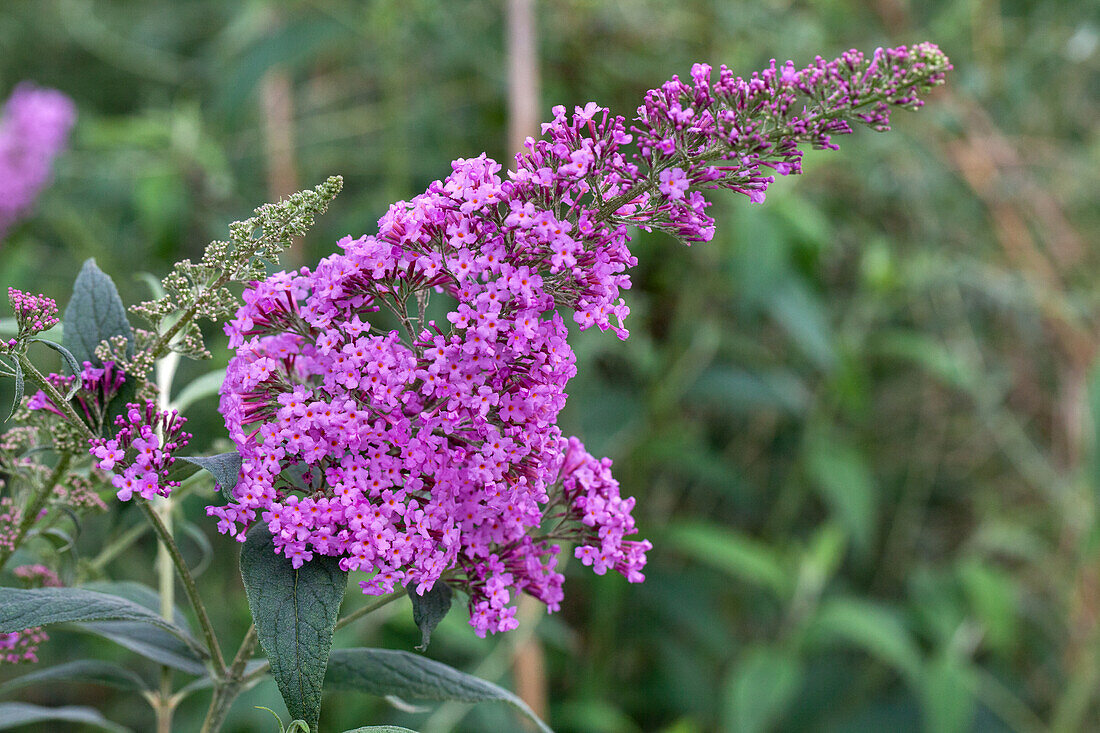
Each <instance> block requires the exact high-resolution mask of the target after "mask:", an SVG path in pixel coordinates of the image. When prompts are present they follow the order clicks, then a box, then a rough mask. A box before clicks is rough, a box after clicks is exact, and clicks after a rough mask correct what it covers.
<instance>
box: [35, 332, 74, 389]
mask: <svg viewBox="0 0 1100 733" xmlns="http://www.w3.org/2000/svg"><path fill="white" fill-rule="evenodd" d="M31 341H33V342H35V343H39V344H45V345H46V346H48V347H50V348H51V349H53V350H54V351H56V352H57V353H59V354H61V358H62V360H64V362H65V366H67V367H69V374H72V375H73V376H77V377H78V376H80V373H81V372H82V371H84V369H83V368H82V367H81V366H80V364H78V363H77V362H76V357H75V356H73V352H71V351H69V350H68V349H66V348H65V347H64V346H62V345H61V344H58V343H54V342H53V341H47V340H46V339H39V338H33V339H31ZM79 388H80V380H79V379H78V380H76V382H75V383H74V384H73V389H72V391H71V392H70V393H69V394H68V395H66V396H67V397H70V398H71V397H72V396H73V395H74V394H76V390H77V389H79Z"/></svg>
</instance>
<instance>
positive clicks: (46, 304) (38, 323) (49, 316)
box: [6, 288, 57, 349]
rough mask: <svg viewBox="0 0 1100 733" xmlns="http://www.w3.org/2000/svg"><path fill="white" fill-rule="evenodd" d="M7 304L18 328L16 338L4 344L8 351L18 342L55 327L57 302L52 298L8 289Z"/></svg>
mask: <svg viewBox="0 0 1100 733" xmlns="http://www.w3.org/2000/svg"><path fill="white" fill-rule="evenodd" d="M8 302H9V303H11V309H12V311H14V313H15V322H16V324H17V325H18V326H19V333H18V336H17V337H16V338H13V339H11V340H9V341H8V342H7V343H6V346H7V347H8V348H9V349H13V348H15V347H16V345H17V344H18V343H19V341H20V340H22V339H25V338H29V337H31V336H33V335H35V334H36V333H41V332H42V331H45V330H46V329H48V328H52V327H53V326H55V325H57V301H56V300H54V299H53V298H47V297H46V296H45V295H31V294H29V293H24V292H23V291H22V290H17V289H16V288H8Z"/></svg>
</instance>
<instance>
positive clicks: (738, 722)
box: [724, 647, 802, 733]
mask: <svg viewBox="0 0 1100 733" xmlns="http://www.w3.org/2000/svg"><path fill="white" fill-rule="evenodd" d="M801 678H802V668H801V665H800V664H799V660H798V658H797V657H796V656H794V655H792V654H790V653H789V652H787V651H785V650H783V649H776V648H772V647H758V648H754V649H750V650H748V651H747V652H745V653H744V654H743V655H742V657H741V659H740V660H738V662H737V666H736V667H735V668H734V670H733V674H732V675H731V677H730V679H729V682H728V683H727V695H726V701H725V728H724V729H725V730H735V731H739V732H741V733H761V732H762V731H768V730H772V729H773V727H774V725H775V723H776V722H777V719H778V717H779V715H780V714H781V713H782V712H783V710H784V709H785V708H786V707H787V705H788V703H790V701H791V699H792V698H793V697H794V694H795V693H796V692H798V685H799V682H800V680H801Z"/></svg>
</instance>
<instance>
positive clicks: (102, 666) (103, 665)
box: [0, 659, 149, 695]
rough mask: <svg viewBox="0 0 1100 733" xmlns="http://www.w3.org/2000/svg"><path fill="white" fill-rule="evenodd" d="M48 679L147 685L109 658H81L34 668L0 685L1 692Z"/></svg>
mask: <svg viewBox="0 0 1100 733" xmlns="http://www.w3.org/2000/svg"><path fill="white" fill-rule="evenodd" d="M47 682H87V683H91V684H96V685H104V686H105V687H114V688H117V689H120V690H130V691H134V690H147V689H149V685H147V684H146V682H145V680H143V679H142V678H141V677H139V676H138V675H137V674H135V673H134V672H131V671H130V670H128V669H126V668H125V667H122V666H120V665H118V664H114V663H112V662H101V661H99V660H97V659H81V660H78V661H76V662H66V663H65V664H58V665H56V666H54V667H45V668H42V669H33V670H31V671H30V672H28V673H27V674H24V675H20V676H19V677H16V678H15V679H12V680H8V681H7V682H5V683H4V684H2V685H0V695H3V694H6V693H9V692H14V691H15V690H21V689H23V688H25V687H34V686H36V685H41V684H43V683H47Z"/></svg>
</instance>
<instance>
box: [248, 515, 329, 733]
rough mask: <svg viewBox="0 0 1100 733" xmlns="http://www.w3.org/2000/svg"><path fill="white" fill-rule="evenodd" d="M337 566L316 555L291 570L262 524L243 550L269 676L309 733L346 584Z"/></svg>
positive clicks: (315, 717)
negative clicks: (277, 553) (268, 667)
mask: <svg viewBox="0 0 1100 733" xmlns="http://www.w3.org/2000/svg"><path fill="white" fill-rule="evenodd" d="M338 563H339V561H338V560H337V559H336V558H334V557H328V556H324V555H318V556H317V557H315V558H314V559H313V560H311V561H310V562H307V563H305V564H303V565H302V567H300V568H298V569H297V570H295V569H294V568H293V567H292V566H291V563H290V560H289V559H287V558H285V557H283V556H282V555H276V554H275V548H274V545H273V543H272V538H271V533H270V532H268V530H267V527H266V526H264V525H263V524H262V523H261V524H257V525H255V526H254V527H253V528H252V529H251V530H250V531H249V533H248V537H247V539H246V540H245V543H244V546H243V547H242V548H241V577H242V578H243V579H244V589H245V592H246V593H247V595H248V607H249V608H250V609H251V610H252V618H253V620H254V621H255V623H256V632H257V634H258V635H259V639H260V644H261V646H263V649H264V651H265V652H266V653H267V658H268V660H269V661H270V662H271V674H272V676H273V677H274V678H275V682H276V683H277V684H278V685H279V692H280V693H281V694H282V696H283V702H285V703H286V707H287V710H289V711H290V715H291V717H293V718H301V719H303V720H305V721H306V722H308V723H309V725H310V730H316V729H317V722H318V720H319V718H320V715H321V687H322V685H323V683H324V679H325V668H326V667H327V665H328V656H329V649H330V648H331V647H332V633H333V630H334V628H335V626H336V617H337V615H338V614H339V612H340V602H341V601H342V600H343V598H344V589H345V587H346V586H347V582H348V574H347V573H346V572H344V571H343V570H340V567H339V564H338Z"/></svg>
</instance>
